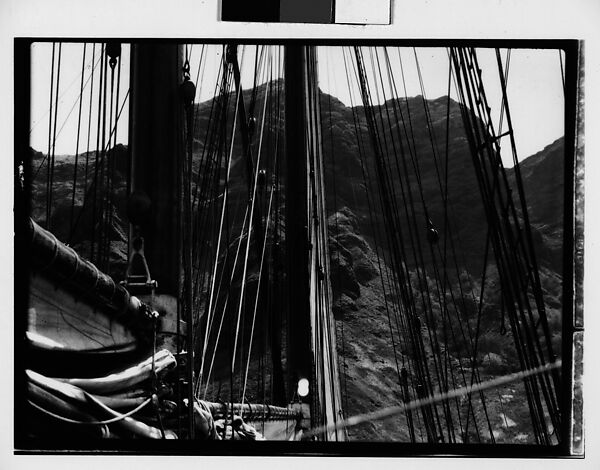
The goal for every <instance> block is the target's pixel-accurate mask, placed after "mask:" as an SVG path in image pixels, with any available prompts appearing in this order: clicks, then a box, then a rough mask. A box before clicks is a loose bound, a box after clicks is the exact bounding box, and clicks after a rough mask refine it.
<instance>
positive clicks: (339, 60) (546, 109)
mask: <svg viewBox="0 0 600 470" xmlns="http://www.w3.org/2000/svg"><path fill="white" fill-rule="evenodd" d="M92 49H93V48H92V45H91V44H88V46H87V48H86V61H85V67H84V85H85V89H84V94H83V96H84V99H83V103H82V106H81V113H82V124H81V129H80V143H79V152H84V151H86V149H87V142H88V135H87V122H88V116H89V111H90V107H89V106H90V104H89V101H90V97H89V92H90V88H91V86H92V85H93V86H94V95H95V100H94V101H93V102H92V123H93V126H92V129H95V127H94V126H95V125H96V124H95V123H96V119H97V102H96V101H97V87H98V73H99V65H98V64H99V62H98V59H99V54H100V46H99V45H96V47H95V56H94V64H95V65H96V73H95V76H94V80H95V82H94V83H92V81H91V79H90V74H91V70H92V67H93V65H92ZM202 50H203V46H202V45H199V44H197V45H194V46H192V47H191V48H190V49H189V51H190V65H191V75H192V79H194V80H195V78H196V76H198V77H199V80H198V82H199V84H198V95H197V98H196V101H199V102H201V101H205V100H208V99H211V98H212V97H213V95H214V92H215V85H216V76H217V73H218V64H219V61H220V58H221V53H222V46H219V45H210V46H204V54H203V56H204V58H205V59H204V62H203V65H202V66H201V67H200V68H199V63H200V60H199V59H200V55H201V53H202ZM477 52H478V59H479V63H480V66H481V68H482V71H483V80H484V83H485V87H486V88H485V89H486V94H487V97H488V101H489V103H490V106H491V108H492V116H493V117H494V122H495V123H496V125H497V123H498V120H499V113H500V104H501V89H500V86H499V79H498V67H497V61H496V56H495V51H494V50H493V49H478V51H477ZM501 52H502V58H503V60H505V59H506V50H502V51H501ZM379 53H380V57H382V49H381V48H380V49H379ZM82 54H83V44H73V43H66V44H63V46H62V51H61V72H60V77H57V76H56V71H55V76H54V80H55V81H56V80H57V78H59V85H60V90H59V108H58V114H57V139H56V148H55V152H56V154H59V155H60V154H74V153H75V151H76V142H77V123H78V114H79V100H78V96H79V90H80V87H81V71H82ZM255 54H256V46H245V47H244V46H243V47H241V48H240V52H239V57H240V62H241V64H242V86H243V87H244V88H245V89H248V88H250V87H251V86H252V84H253V81H254V78H253V73H254V62H255ZM279 54H281V56H280V55H279ZM318 54H319V55H318V58H319V59H318V60H319V86H320V88H321V89H322V90H323V91H324V92H325V93H329V94H331V95H333V96H335V97H337V98H338V99H340V101H342V102H343V103H344V104H345V105H347V106H350V104H351V103H352V102H353V103H354V104H357V103H358V104H360V103H359V99H360V97H359V93H358V88H357V85H356V80H355V79H353V81H352V82H351V83H352V85H351V86H349V85H348V82H347V78H346V72H345V65H344V59H343V55H342V53H341V48H340V47H333V46H327V47H320V48H319V51H318ZM364 54H365V67H366V70H367V74H368V75H371V74H372V72H373V68H372V66H371V62H370V61H371V56H370V55H369V53H368V50H367V49H365V53H364ZM388 54H389V57H390V64H391V67H392V70H393V76H394V80H395V82H396V86H397V89H398V93H399V94H400V95H401V96H403V95H404V88H403V86H404V83H405V85H406V93H407V95H408V96H409V97H410V96H416V95H420V94H422V91H421V87H420V83H419V79H418V74H417V67H416V59H415V51H414V50H413V49H412V48H388ZM282 57H283V55H282V48H279V51H278V52H275V53H274V54H273V56H272V60H273V63H272V65H273V69H274V70H275V72H274V76H276V75H277V72H276V70H277V65H276V64H277V60H278V59H280V60H281V61H282ZM349 57H350V54H348V53H347V54H346V58H347V60H349ZM416 57H417V58H418V63H419V66H420V68H421V74H422V77H423V85H424V90H425V95H426V97H427V98H428V99H435V98H438V97H440V96H446V95H447V87H448V53H447V51H446V49H444V48H423V47H421V48H417V49H416ZM51 58H52V44H51V43H36V44H34V45H33V46H32V76H31V79H32V83H31V99H32V102H31V120H32V124H31V130H32V131H31V143H30V144H31V146H32V147H33V148H34V149H36V150H39V151H41V152H44V153H46V152H47V150H48V135H49V134H48V131H49V129H48V118H49V115H50V113H49V107H50V78H51V63H52V62H51ZM57 60H58V46H57V47H56V49H55V61H57ZM400 60H401V61H402V69H401V68H400ZM401 71H403V72H404V78H405V82H404V83H403V82H402V75H401ZM117 72H118V71H117V70H115V85H114V86H115V91H116V81H117ZM266 78H267V77H266V75H265V76H264V77H263V78H262V80H261V79H259V80H258V83H261V82H264V81H265V80H266ZM386 80H387V78H386ZM128 83H129V47H128V46H127V45H124V46H123V50H122V66H121V77H120V90H119V104H118V107H119V109H121V108H122V114H121V117H120V125H119V128H118V141H119V142H124V143H125V142H126V141H127V131H128V126H127V121H128V114H129V113H128V105H129V103H128V101H127V89H128ZM384 86H385V84H384ZM108 87H109V89H110V83H109V84H108ZM380 92H381V90H380ZM373 93H374V94H375V92H373ZM450 96H451V97H452V98H453V99H455V100H457V96H456V92H455V89H454V85H452V87H451V93H450ZM508 96H509V104H510V111H511V115H512V120H513V127H514V130H515V139H516V143H517V151H518V154H519V157H520V158H521V159H522V158H526V157H528V156H530V155H532V154H534V153H535V152H537V151H539V150H541V149H542V148H544V147H545V146H546V145H548V144H550V143H551V142H553V141H554V140H556V139H557V138H558V137H560V136H562V135H563V134H564V92H563V85H562V75H561V60H560V55H559V51H557V50H542V49H516V50H512V51H511V60H510V71H509V75H508ZM387 97H388V98H389V95H388V96H387ZM115 99H116V98H115ZM374 101H375V102H377V101H378V100H377V98H376V97H375V96H374ZM114 106H117V105H116V103H114ZM53 112H54V111H53ZM95 146H96V141H95V132H94V130H92V133H91V135H90V149H95ZM503 160H504V163H505V165H506V166H512V163H511V161H510V159H509V155H508V153H507V154H506V155H503Z"/></svg>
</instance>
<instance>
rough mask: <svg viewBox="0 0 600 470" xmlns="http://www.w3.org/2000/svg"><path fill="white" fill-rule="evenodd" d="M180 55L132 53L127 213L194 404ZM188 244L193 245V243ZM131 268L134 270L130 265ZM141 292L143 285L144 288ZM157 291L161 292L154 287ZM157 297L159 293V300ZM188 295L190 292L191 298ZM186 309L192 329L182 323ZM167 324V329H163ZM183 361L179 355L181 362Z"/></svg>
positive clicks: (177, 49) (169, 48) (150, 48)
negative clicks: (184, 236) (184, 266)
mask: <svg viewBox="0 0 600 470" xmlns="http://www.w3.org/2000/svg"><path fill="white" fill-rule="evenodd" d="M182 65H183V60H182V50H181V46H178V45H176V44H154V43H147V44H135V45H132V51H131V92H130V93H131V104H130V132H129V135H130V145H131V178H130V184H131V186H130V200H129V205H128V215H129V218H130V222H131V224H132V229H131V236H130V240H134V242H133V243H134V244H135V243H136V242H135V240H138V242H137V243H138V246H137V247H134V248H136V249H137V248H139V240H140V238H143V240H144V243H143V253H144V256H145V260H146V265H147V268H148V269H147V272H149V276H151V278H152V281H156V282H155V283H153V285H152V288H153V290H152V291H151V293H148V291H146V295H150V297H151V298H150V299H149V301H150V302H155V303H159V304H161V306H162V307H163V308H164V310H166V312H165V313H166V318H165V320H164V323H166V326H167V328H166V329H167V330H172V332H177V335H176V338H177V344H176V346H175V347H176V348H177V352H180V351H181V349H182V341H181V339H182V338H183V335H184V334H186V333H187V334H186V336H187V343H188V344H186V348H187V356H186V358H185V359H186V364H185V365H186V368H185V370H186V372H185V374H184V375H185V377H186V378H185V380H184V385H185V387H181V386H180V385H179V383H178V387H177V389H178V399H179V400H181V399H182V398H183V397H184V396H185V397H186V398H187V399H188V400H189V403H193V347H192V345H191V344H190V343H191V342H190V337H191V328H192V315H191V305H188V304H190V302H189V301H183V297H184V296H183V291H185V290H186V288H187V290H188V291H189V287H188V286H187V284H189V283H187V284H186V285H184V281H185V280H184V279H183V270H182V262H181V261H182V253H183V251H182V250H183V248H184V247H183V246H182V245H183V244H182V234H184V231H185V230H188V229H189V227H185V226H184V223H183V217H182V214H183V211H184V210H186V209H187V210H189V208H187V207H185V206H184V205H183V203H182V200H183V197H184V195H185V196H188V197H189V194H187V193H185V191H182V187H183V183H184V182H183V177H182V174H183V172H182V169H183V168H184V164H183V162H184V160H185V159H186V158H187V157H186V155H185V152H186V149H185V142H186V140H185V136H184V116H185V112H184V102H183V100H182V97H181V90H180V85H181V83H182V77H183V74H182ZM188 243H190V241H189V240H188ZM130 268H133V266H130ZM142 287H143V286H142ZM154 287H155V289H154ZM155 294H156V295H155ZM185 294H186V296H187V297H189V294H190V293H189V292H186V293H185ZM184 307H185V309H186V312H185V313H186V315H185V317H184V318H185V320H186V326H187V328H186V331H184V328H182V326H183V323H182V322H181V321H180V319H181V318H182V312H183V310H184ZM164 326H165V325H164V324H163V330H164V329H165V328H164ZM182 359H183V357H181V356H179V357H178V360H182ZM187 418H188V419H187V421H188V423H187V427H188V436H189V437H193V431H194V426H193V407H192V406H188V416H187Z"/></svg>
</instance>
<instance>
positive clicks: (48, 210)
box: [46, 42, 56, 229]
mask: <svg viewBox="0 0 600 470" xmlns="http://www.w3.org/2000/svg"><path fill="white" fill-rule="evenodd" d="M55 50H56V43H55V42H53V43H52V60H51V64H52V65H51V72H50V105H49V107H50V113H49V114H48V153H47V154H46V159H47V166H46V170H47V172H46V228H47V229H50V213H51V210H52V209H51V196H50V194H51V192H52V184H51V179H50V174H51V169H50V167H51V164H52V161H51V152H52V115H53V113H52V111H53V106H54V101H53V99H52V98H53V96H54V68H55V66H56V65H55V59H54V55H55Z"/></svg>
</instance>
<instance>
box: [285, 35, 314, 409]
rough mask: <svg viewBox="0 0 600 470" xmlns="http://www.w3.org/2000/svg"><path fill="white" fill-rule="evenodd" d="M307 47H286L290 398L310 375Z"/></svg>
mask: <svg viewBox="0 0 600 470" xmlns="http://www.w3.org/2000/svg"><path fill="white" fill-rule="evenodd" d="M304 63H305V48H304V47H303V46H300V45H295V44H294V45H288V46H286V48H285V71H284V73H285V76H284V80H285V136H286V166H287V169H286V170H287V171H286V173H287V178H286V183H285V234H286V240H285V244H286V272H287V300H288V305H287V312H288V366H287V369H288V395H289V397H288V398H290V399H291V398H292V396H293V393H294V391H295V390H296V388H297V383H298V380H299V379H301V378H305V379H308V380H310V381H311V382H312V380H311V375H312V374H311V369H312V364H311V348H310V317H309V303H308V292H309V289H308V222H307V197H308V196H307V177H308V175H307V159H306V140H305V127H304V123H305V121H306V116H305V100H306V96H305V71H304V68H303V64H304Z"/></svg>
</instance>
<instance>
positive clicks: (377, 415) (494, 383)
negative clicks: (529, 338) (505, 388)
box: [303, 359, 562, 438]
mask: <svg viewBox="0 0 600 470" xmlns="http://www.w3.org/2000/svg"><path fill="white" fill-rule="evenodd" d="M561 366H562V361H561V360H560V359H559V360H557V361H556V362H553V363H549V364H545V365H543V366H540V367H536V368H534V369H527V370H524V371H520V372H515V373H514V374H509V375H503V376H501V377H498V378H496V379H492V380H488V381H486V382H480V383H478V384H476V385H471V386H467V387H461V388H458V389H455V390H452V391H451V392H448V393H438V394H435V395H432V396H430V397H428V398H424V399H420V400H413V401H411V402H409V403H406V404H403V405H397V406H390V407H387V408H382V409H380V410H377V411H372V412H369V413H362V414H359V415H355V416H352V417H350V418H348V419H346V420H344V421H341V422H338V423H336V424H330V425H327V426H320V427H317V428H313V429H311V430H309V431H307V432H306V433H304V435H303V437H304V438H308V437H311V436H318V435H320V434H324V433H327V432H331V431H335V430H336V429H339V428H344V427H346V428H349V427H351V426H356V425H358V424H362V423H365V422H370V421H378V420H383V419H386V418H391V417H392V416H396V415H399V414H401V413H404V412H406V411H410V410H415V409H418V408H422V407H423V406H428V405H433V404H435V403H439V402H441V401H445V400H449V399H453V398H458V397H463V396H465V395H469V394H471V393H473V392H478V391H481V390H487V389H490V388H496V387H499V386H501V385H506V384H509V383H511V382H516V381H518V380H522V379H525V378H527V377H531V376H535V375H539V374H544V373H546V372H548V371H550V370H554V369H559V368H560V367H561Z"/></svg>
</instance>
